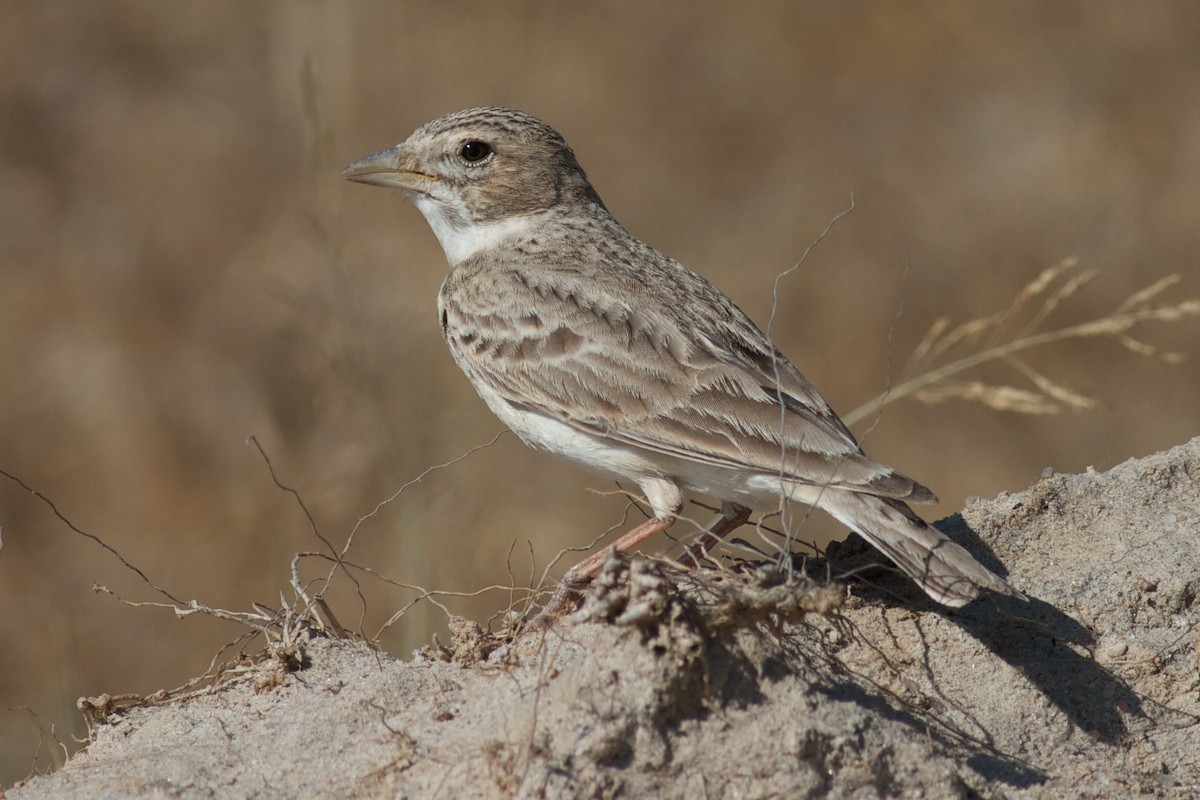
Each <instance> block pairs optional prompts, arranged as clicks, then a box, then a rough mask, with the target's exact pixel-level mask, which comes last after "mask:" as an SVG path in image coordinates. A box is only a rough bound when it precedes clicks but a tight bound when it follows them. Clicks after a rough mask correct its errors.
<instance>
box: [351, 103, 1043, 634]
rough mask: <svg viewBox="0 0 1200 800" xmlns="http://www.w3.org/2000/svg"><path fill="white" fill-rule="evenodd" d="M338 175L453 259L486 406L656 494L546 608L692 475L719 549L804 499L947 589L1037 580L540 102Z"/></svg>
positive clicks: (576, 458)
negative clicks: (978, 533) (859, 418)
mask: <svg viewBox="0 0 1200 800" xmlns="http://www.w3.org/2000/svg"><path fill="white" fill-rule="evenodd" d="M342 174H343V177H345V178H347V179H348V180H351V181H355V182H358V183H364V184H370V185H374V186H382V187H390V188H393V189H398V190H400V193H401V194H403V195H406V196H407V197H409V198H410V199H411V200H412V202H413V203H414V204H415V205H416V207H417V210H418V211H420V212H421V214H422V215H423V216H424V218H425V220H426V221H427V222H428V224H429V226H430V228H431V229H432V230H433V233H434V235H435V236H436V237H437V240H438V242H439V243H440V244H441V246H442V249H443V250H444V251H445V254H446V260H447V261H448V263H449V270H448V272H447V274H446V278H445V280H444V282H443V283H442V286H441V289H440V291H439V293H438V303H437V305H438V319H439V321H440V325H441V331H442V335H443V337H444V339H445V340H446V344H447V345H448V346H449V349H450V353H451V355H452V356H453V358H454V361H455V362H456V363H457V364H458V366H459V367H460V368H461V369H462V371H463V372H464V373H465V374H466V376H467V378H468V379H469V380H470V382H471V383H472V384H473V385H474V387H475V390H476V391H477V392H478V393H479V395H480V397H481V398H482V399H483V401H484V402H485V403H486V404H487V405H488V407H489V408H490V409H491V410H492V412H494V413H495V415H496V416H497V417H498V418H499V419H500V420H501V421H502V422H503V423H504V424H505V425H507V426H508V427H509V428H510V429H511V430H512V431H513V432H514V433H515V434H516V435H517V436H518V437H519V438H520V439H521V440H522V441H523V442H524V443H525V444H527V445H529V446H531V447H533V448H535V449H536V450H541V451H544V452H546V453H549V454H552V455H555V456H558V457H560V458H563V459H566V460H567V461H570V462H573V463H574V464H576V465H578V466H580V467H583V468H584V469H586V470H588V471H590V472H592V473H594V474H596V475H599V476H602V477H604V478H608V479H612V480H616V481H621V482H626V483H632V484H634V485H636V486H637V487H638V490H639V491H640V493H641V496H642V497H643V498H644V500H645V501H646V503H647V504H648V505H649V507H650V510H651V513H652V515H651V516H650V517H649V518H648V519H647V520H645V521H644V522H642V523H641V524H639V525H637V526H636V527H634V528H633V529H632V530H630V531H628V532H627V533H625V534H624V535H623V536H621V537H620V538H618V539H617V540H616V541H615V542H614V543H613V544H612V545H611V547H610V548H604V549H602V550H600V551H598V552H596V553H594V554H592V555H591V556H589V557H588V558H585V559H584V560H582V561H580V562H579V563H578V564H576V565H575V566H573V567H571V568H570V569H568V570H567V571H566V574H565V575H564V576H563V578H562V580H561V582H560V584H559V588H558V591H557V592H555V594H554V597H553V598H552V599H551V600H550V602H549V603H548V604H547V606H546V609H544V613H550V614H562V613H566V612H567V611H569V610H570V609H571V608H573V602H574V601H575V600H577V599H578V597H579V592H580V591H581V589H582V588H583V587H586V585H587V584H588V583H589V582H590V580H591V578H592V577H594V576H595V574H596V573H597V572H598V571H599V570H600V568H601V566H602V565H603V563H604V559H605V558H606V556H607V553H609V552H610V551H611V550H612V549H615V550H616V551H619V552H625V551H627V550H630V549H632V548H634V547H636V546H637V545H638V544H640V543H641V542H642V541H644V540H645V539H646V538H648V537H650V536H652V535H653V534H656V533H659V532H661V531H664V530H666V529H668V528H669V527H671V525H673V524H674V523H675V522H676V520H677V519H678V517H679V514H680V512H681V511H682V509H683V504H684V500H685V497H686V495H687V494H688V493H696V494H700V495H705V496H708V497H712V498H714V499H717V500H719V501H720V502H721V517H720V518H719V519H718V520H717V521H716V523H715V524H714V525H713V526H712V527H711V528H710V529H709V531H708V532H707V534H705V535H704V537H703V538H702V543H703V546H705V547H706V546H708V545H709V544H712V543H714V542H715V541H717V540H719V539H722V538H723V537H725V536H726V535H728V534H729V533H730V532H731V531H732V530H734V529H735V528H737V527H738V526H740V525H742V524H744V523H746V522H747V521H748V520H749V518H750V516H751V514H752V512H754V511H758V512H767V513H769V512H778V511H780V510H781V508H782V507H784V506H785V505H786V504H788V503H791V502H799V503H803V504H807V505H809V506H813V507H816V508H819V509H822V510H823V511H825V512H826V513H828V514H829V515H831V516H832V517H834V518H835V519H836V520H838V521H839V522H841V523H842V524H844V525H846V526H847V527H849V528H850V529H851V530H853V531H856V532H857V533H858V534H859V535H861V536H862V537H863V538H864V539H865V540H866V541H867V542H869V543H870V544H872V545H873V546H874V547H876V548H877V549H878V550H880V551H882V552H883V553H884V554H885V555H886V556H887V557H888V558H890V559H891V560H892V561H893V562H894V563H895V564H896V566H898V567H899V568H900V569H901V570H903V571H904V572H905V573H907V574H908V575H909V576H910V577H911V578H912V579H913V580H914V581H915V582H916V583H917V584H918V585H919V586H920V587H921V588H922V589H923V590H924V591H925V593H926V594H927V595H928V596H929V597H930V598H932V599H933V600H934V601H936V602H938V603H940V604H943V605H945V606H950V607H960V606H963V605H966V604H967V603H968V602H970V601H971V600H973V599H975V598H976V597H977V596H978V595H979V593H980V591H981V590H985V589H986V590H989V591H991V592H995V593H999V594H1003V595H1013V596H1023V595H1021V593H1020V592H1018V591H1017V590H1016V589H1014V588H1012V587H1011V586H1010V585H1009V584H1008V583H1007V582H1006V581H1005V580H1003V579H1002V578H1001V577H999V576H998V575H996V574H995V573H993V572H992V571H991V570H989V569H987V568H986V567H984V566H983V565H982V564H980V563H979V562H978V561H976V560H975V558H974V557H972V556H971V554H970V553H968V552H967V550H966V549H964V548H963V547H962V546H960V545H959V544H957V543H955V542H953V541H951V540H950V539H949V538H947V537H946V536H945V535H944V534H943V533H941V532H940V531H939V530H937V529H936V528H934V527H932V526H930V525H929V524H927V523H926V522H925V521H924V520H923V519H922V518H921V517H920V516H918V515H917V514H916V513H915V512H914V511H913V510H912V509H911V508H910V506H909V504H910V503H930V502H936V499H937V498H936V497H935V496H934V494H933V492H932V491H930V490H929V489H927V488H926V487H925V486H923V485H921V484H920V483H917V482H916V481H915V480H913V479H911V478H908V477H906V476H904V475H902V474H900V473H899V472H897V471H895V470H894V469H892V468H891V467H889V466H887V465H885V464H882V463H880V462H877V461H873V460H872V459H870V458H868V457H867V455H866V454H865V453H864V452H863V450H862V447H861V446H860V445H859V442H858V441H857V440H856V439H855V437H854V435H853V434H852V433H851V432H850V430H849V429H848V428H847V427H846V425H845V424H843V423H842V421H841V419H840V418H839V417H838V416H837V414H836V413H834V411H833V409H832V408H831V407H830V405H829V404H828V403H827V402H826V401H825V399H824V398H823V397H822V396H821V395H820V394H819V393H818V392H817V390H816V388H815V387H814V386H813V385H812V383H810V382H809V381H808V379H807V378H805V377H804V375H802V374H801V373H800V371H799V370H798V369H797V368H796V367H795V366H794V365H793V364H792V362H791V361H789V360H788V359H787V357H786V356H784V354H783V353H782V352H781V351H780V350H779V349H777V348H776V346H775V345H774V344H773V343H772V341H771V340H770V338H768V336H767V335H766V334H764V333H763V331H762V330H761V329H760V328H759V327H758V326H757V325H755V323H754V322H753V321H752V320H751V319H750V317H749V316H747V315H746V314H745V313H744V312H743V311H742V310H741V309H739V308H738V307H737V306H736V305H735V304H734V302H733V301H732V300H731V299H730V298H729V297H728V295H726V294H725V293H724V292H722V291H721V290H720V289H718V288H717V287H716V286H715V285H713V284H712V283H711V282H709V281H708V280H707V279H706V278H704V277H702V276H701V275H699V274H698V273H696V272H694V271H692V270H691V269H689V268H687V267H685V266H684V265H683V264H681V263H679V262H678V261H675V260H674V259H672V258H670V257H668V256H667V255H665V254H663V253H661V252H659V251H658V250H656V249H654V248H653V247H651V246H650V245H648V244H645V243H644V242H642V241H641V240H639V239H638V238H636V237H634V236H633V235H632V234H630V233H629V232H628V231H626V229H625V228H624V227H622V226H621V224H620V223H618V222H617V220H616V219H615V218H614V217H613V215H612V214H611V213H610V212H609V210H608V208H607V207H606V206H605V204H604V203H603V201H601V199H600V197H599V195H598V194H597V193H596V190H595V189H594V188H593V187H592V184H591V183H590V181H589V180H588V177H587V175H586V173H585V172H584V170H583V168H582V167H581V166H580V165H579V162H578V160H577V159H576V156H575V153H574V151H573V150H572V149H571V147H570V146H569V145H568V144H567V142H566V140H565V139H564V138H563V136H562V135H561V134H559V133H558V132H557V131H556V130H554V129H553V128H552V127H550V126H549V125H548V124H546V123H545V122H542V121H541V120H540V119H538V118H537V117H535V116H533V115H531V114H529V113H526V112H523V111H519V110H516V109H511V108H502V107H484V108H471V109H466V110H462V111H457V112H454V113H451V114H447V115H445V116H442V117H439V118H438V119H435V120H433V121H431V122H428V123H426V124H425V125H423V126H421V127H419V128H418V129H417V130H416V131H414V132H413V133H412V134H411V135H410V136H409V137H408V138H407V139H405V140H404V141H403V142H401V143H400V144H398V145H395V146H394V147H390V148H388V149H385V150H381V151H379V152H376V153H373V154H371V155H368V156H365V157H363V158H361V159H359V160H357V161H355V162H353V163H352V164H350V165H349V166H347V167H346V168H345V169H344V170H343V172H342ZM697 546H698V545H694V546H693V549H692V550H691V551H689V556H690V557H691V558H692V560H693V562H694V559H695V555H696V547H697Z"/></svg>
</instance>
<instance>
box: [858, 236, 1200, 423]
mask: <svg viewBox="0 0 1200 800" xmlns="http://www.w3.org/2000/svg"><path fill="white" fill-rule="evenodd" d="M1077 264H1078V261H1077V259H1075V258H1068V259H1064V260H1063V261H1061V262H1059V263H1058V264H1056V265H1054V266H1053V267H1050V268H1049V269H1046V270H1043V271H1042V273H1041V274H1040V275H1038V276H1037V278H1035V279H1034V280H1032V281H1031V282H1029V283H1028V284H1026V285H1025V286H1024V287H1022V289H1021V291H1020V292H1018V293H1017V296H1016V297H1015V298H1014V299H1013V301H1012V303H1010V304H1009V306H1008V307H1007V308H1006V309H1004V310H1003V311H1000V312H998V313H996V314H993V315H991V316H987V317H981V318H979V319H973V320H969V321H967V322H964V323H962V324H960V325H958V326H957V327H952V326H951V322H950V320H949V318H947V317H942V318H940V319H938V320H936V321H935V322H934V323H933V325H932V326H931V327H930V329H929V331H928V332H927V333H926V334H925V337H924V338H923V339H922V340H921V342H920V343H919V344H918V345H917V347H916V349H915V350H914V351H913V354H912V357H911V358H910V359H909V362H908V365H907V367H906V368H905V369H904V372H903V374H904V375H914V374H915V377H911V378H907V379H905V380H902V381H901V382H900V383H898V384H897V385H896V386H893V387H891V388H889V389H888V390H887V391H886V392H884V393H883V394H881V395H880V396H878V397H876V398H875V399H873V400H871V401H870V402H868V403H866V404H864V405H862V406H859V407H858V408H856V409H855V410H854V411H852V412H850V413H849V414H846V415H845V416H844V417H843V419H844V420H845V422H846V424H847V425H853V424H855V423H856V422H860V421H862V420H863V419H865V418H866V417H867V416H869V415H871V414H875V413H877V412H878V411H879V409H881V408H883V407H884V406H885V405H888V404H889V403H894V402H895V401H897V400H900V399H902V398H905V397H909V396H913V397H916V398H917V399H918V400H921V401H922V402H925V403H937V402H941V401H943V400H949V399H959V400H972V401H976V402H980V403H983V404H984V405H986V406H988V407H989V408H992V409H995V410H997V411H1015V412H1017V413H1021V414H1056V413H1058V412H1060V411H1062V410H1064V409H1075V410H1082V409H1088V408H1092V407H1093V406H1094V405H1095V401H1094V400H1092V399H1091V398H1089V397H1085V396H1083V395H1080V394H1077V393H1076V392H1073V391H1071V390H1070V389H1068V388H1067V387H1065V386H1063V385H1062V384H1059V383H1057V382H1055V381H1053V380H1051V379H1050V378H1048V377H1046V376H1045V375H1043V374H1041V373H1040V372H1038V371H1037V370H1035V369H1033V367H1031V366H1029V364H1027V363H1025V362H1024V361H1022V360H1021V359H1020V358H1018V357H1017V356H1018V354H1019V353H1021V352H1023V351H1026V350H1030V349H1032V348H1034V347H1040V346H1042V345H1046V344H1050V343H1052V342H1059V341H1063V340H1065V339H1085V338H1095V337H1108V338H1110V339H1114V340H1116V341H1117V342H1119V343H1120V344H1122V345H1124V346H1125V347H1127V348H1129V349H1130V350H1132V351H1133V352H1135V353H1137V354H1138V355H1143V356H1148V357H1150V358H1156V359H1158V360H1160V361H1163V362H1166V363H1168V364H1177V363H1179V362H1180V361H1182V360H1183V359H1184V356H1183V355H1182V354H1180V353H1172V352H1168V351H1163V350H1160V349H1159V348H1157V347H1155V346H1154V345H1151V344H1147V343H1146V342H1143V341H1142V340H1140V339H1136V338H1134V337H1133V335H1132V334H1131V333H1130V332H1131V331H1132V330H1133V329H1134V328H1135V327H1137V326H1138V325H1141V324H1142V323H1146V322H1178V321H1180V320H1183V319H1185V318H1187V317H1195V316H1200V300H1195V299H1192V300H1184V301H1182V302H1178V303H1174V304H1168V305H1156V304H1155V303H1154V301H1155V300H1157V299H1158V298H1159V296H1160V295H1161V294H1162V293H1163V292H1164V291H1166V290H1167V289H1169V288H1170V287H1172V286H1174V285H1175V284H1176V283H1178V282H1179V280H1180V276H1179V275H1177V274H1176V275H1168V276H1167V277H1165V278H1161V279H1160V280H1157V281H1155V282H1154V283H1152V284H1150V285H1149V286H1147V287H1146V288H1144V289H1141V290H1139V291H1137V292H1134V293H1133V294H1132V295H1130V296H1129V297H1128V298H1126V299H1125V300H1124V301H1123V302H1122V303H1121V304H1120V305H1118V306H1117V307H1116V308H1115V309H1113V310H1112V311H1111V312H1110V313H1109V314H1107V315H1106V316H1104V317H1101V318H1099V319H1095V320H1090V321H1088V322H1082V323H1079V324H1077V325H1069V326H1067V327H1063V328H1058V329H1056V330H1042V328H1043V326H1044V324H1045V322H1046V320H1048V319H1049V318H1050V317H1051V316H1052V315H1053V314H1054V312H1055V311H1056V310H1057V309H1058V308H1059V307H1060V306H1062V304H1063V303H1064V302H1065V301H1066V300H1067V299H1069V298H1070V297H1071V296H1072V295H1074V294H1075V293H1076V292H1078V291H1079V290H1080V289H1081V288H1082V287H1084V286H1085V285H1087V284H1088V283H1089V282H1090V281H1091V280H1092V279H1093V278H1094V277H1096V272H1095V270H1083V271H1081V272H1076V271H1075V268H1076V266H1077ZM1022 318H1024V320H1025V321H1024V323H1023V324H1021V325H1019V326H1018V324H1017V323H1018V320H1020V319H1022ZM997 360H1003V361H1005V362H1006V363H1007V364H1009V365H1010V366H1012V367H1013V369H1014V370H1016V371H1017V372H1019V373H1020V374H1021V376H1022V377H1024V378H1025V379H1026V380H1027V381H1029V383H1030V384H1031V385H1032V388H1029V387H1027V388H1021V387H1018V386H994V385H991V384H986V383H983V382H980V381H960V380H953V379H954V378H955V377H956V376H958V375H960V374H961V373H963V372H966V371H967V370H970V369H972V368H974V367H978V366H979V365H981V364H984V363H986V362H989V361H997Z"/></svg>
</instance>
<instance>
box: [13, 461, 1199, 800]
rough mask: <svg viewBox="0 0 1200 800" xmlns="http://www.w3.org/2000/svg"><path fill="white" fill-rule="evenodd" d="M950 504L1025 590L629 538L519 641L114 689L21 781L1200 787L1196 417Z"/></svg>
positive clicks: (572, 792) (404, 790) (952, 521)
mask: <svg viewBox="0 0 1200 800" xmlns="http://www.w3.org/2000/svg"><path fill="white" fill-rule="evenodd" d="M940 525H941V527H943V529H944V530H947V531H948V533H949V534H950V535H951V536H953V537H954V538H956V539H957V540H958V541H960V542H962V543H963V544H964V545H965V546H967V547H968V548H969V549H971V550H972V552H974V553H975V554H977V555H978V556H979V557H980V558H982V559H983V560H984V561H985V563H988V564H989V566H994V567H996V568H997V569H998V570H999V569H1004V568H1006V569H1007V570H1008V574H1009V577H1010V580H1011V582H1012V583H1013V584H1014V585H1015V586H1017V587H1018V588H1020V589H1021V590H1022V591H1024V592H1026V593H1027V594H1028V595H1029V596H1030V598H1031V599H1030V601H1029V602H1028V603H1026V602H1022V601H1018V600H1010V599H1009V598H999V599H997V598H984V599H982V600H980V601H977V602H975V603H973V604H971V605H970V606H968V607H967V608H965V609H962V610H958V611H948V610H945V609H941V608H939V607H935V606H933V605H931V604H929V603H928V602H926V601H925V600H924V599H923V597H922V596H921V595H920V593H919V591H918V590H916V589H915V587H912V586H911V584H909V583H907V582H906V581H905V580H904V579H903V578H902V577H900V576H897V575H895V574H894V573H892V572H891V571H888V570H881V569H877V568H875V567H873V566H871V564H870V563H869V562H870V561H871V560H872V559H873V556H872V555H871V554H870V553H869V552H868V551H867V550H866V549H865V548H861V547H856V546H855V545H854V544H848V545H844V546H842V547H840V548H838V549H837V552H836V553H834V554H833V555H832V562H833V564H834V565H835V566H836V567H837V568H839V569H852V570H854V571H855V572H856V573H859V574H862V575H863V576H864V578H865V580H864V581H862V582H852V584H851V586H852V588H851V590H850V593H849V595H848V596H847V595H845V594H844V593H842V592H841V591H839V590H833V591H831V590H829V589H822V588H819V587H817V586H816V585H815V584H813V583H812V582H810V581H808V580H806V579H803V578H792V579H785V578H784V577H783V576H776V575H771V574H769V572H763V571H759V572H754V573H751V574H749V575H747V576H743V577H741V578H738V580H739V581H741V583H739V584H738V586H737V587H735V588H736V589H737V591H733V592H717V593H715V594H714V593H713V592H711V591H709V592H708V593H706V591H705V585H701V584H697V582H695V581H689V580H687V579H683V580H679V576H678V575H674V574H671V573H670V570H669V568H668V567H666V566H664V565H661V564H658V563H654V562H651V561H648V560H644V559H635V560H634V561H633V562H631V563H630V562H623V561H617V560H612V561H611V562H610V564H609V565H608V566H607V567H606V571H605V573H603V580H602V581H600V583H599V586H598V587H597V589H596V590H594V591H593V592H592V593H591V594H590V595H589V597H588V598H587V600H586V601H585V604H584V607H583V608H582V609H581V611H580V612H579V613H578V614H577V615H576V616H575V617H574V618H572V619H570V620H564V621H562V622H560V623H558V624H556V625H554V626H552V627H551V628H549V629H548V630H545V631H541V632H538V633H535V634H530V635H526V636H524V637H522V638H520V639H519V640H517V641H516V642H511V643H502V642H498V641H495V640H493V639H492V638H491V637H490V636H489V635H488V634H487V633H486V632H484V631H482V630H481V629H479V628H478V626H475V625H473V624H472V623H469V622H467V621H465V620H456V622H455V626H454V627H455V635H454V641H453V642H451V644H450V646H448V647H430V648H426V649H425V650H424V651H422V653H420V654H418V655H417V656H416V657H415V658H414V659H413V660H412V661H408V662H402V661H398V660H396V659H394V658H392V657H390V656H388V655H386V654H381V653H377V652H374V651H372V650H370V649H368V648H367V647H365V646H363V645H361V644H356V643H352V642H347V641H332V640H328V639H321V638H310V639H307V640H306V641H304V642H303V643H301V644H299V645H298V646H297V648H296V649H295V650H293V651H291V653H290V654H289V656H288V658H287V659H272V660H267V661H263V662H261V663H259V664H257V665H256V666H254V667H253V669H252V670H250V671H249V672H247V673H246V676H245V677H246V679H245V680H238V681H233V682H230V683H229V684H228V685H226V686H224V687H222V688H221V689H220V690H218V691H214V692H212V693H209V694H206V695H201V696H197V697H193V698H191V699H188V700H186V701H180V702H172V703H167V704H163V705H159V706H156V707H142V708H134V709H132V710H129V711H127V712H125V713H122V714H107V715H106V714H105V713H104V712H105V709H100V710H99V711H98V714H99V715H100V716H101V717H105V718H106V719H107V722H106V723H104V724H99V725H97V726H96V728H95V740H94V742H93V744H92V745H91V746H90V748H89V749H88V750H87V751H86V752H83V753H81V754H79V755H77V756H75V757H74V758H73V759H71V761H70V763H68V765H67V766H66V768H65V769H63V770H61V771H60V772H58V773H56V774H54V775H50V776H44V777H38V778H36V779H34V780H31V781H29V782H28V783H26V784H25V785H23V786H19V787H16V788H14V789H12V790H11V791H10V792H9V793H8V795H7V796H8V797H9V798H10V800H32V799H33V798H43V797H46V798H49V797H55V798H57V797H83V796H87V797H108V796H123V797H127V796H149V797H159V796H162V797H167V796H169V797H211V796H220V797H233V798H237V797H261V796H273V797H346V796H356V797H542V796H545V797H618V796H620V797H714V798H715V797H764V798H765V797H825V796H832V797H876V796H924V797H974V796H984V797H999V796H1004V797H1056V798H1058V797H1097V796H1109V797H1115V796H1134V795H1137V796H1161V797H1192V796H1196V794H1197V793H1200V725H1198V724H1197V723H1198V722H1200V638H1198V633H1197V632H1198V630H1200V625H1198V622H1200V604H1198V603H1197V602H1196V599H1197V594H1198V592H1200V544H1198V543H1200V439H1196V440H1193V441H1192V442H1190V443H1188V444H1186V445H1183V446H1180V447H1176V448H1174V449H1172V450H1171V451H1169V452H1166V453H1161V454H1158V455H1155V456H1152V457H1150V458H1145V459H1140V460H1134V461H1129V462H1126V463H1125V464H1122V465H1120V466H1118V467H1116V468H1115V469H1113V470H1111V471H1109V472H1106V473H1102V474H1101V473H1094V472H1089V473H1087V474H1083V475H1056V474H1047V475H1045V476H1043V478H1042V479H1041V480H1040V481H1039V482H1038V483H1037V484H1036V485H1034V486H1033V487H1031V488H1030V489H1029V490H1028V491H1025V492H1022V493H1020V494H1012V495H1007V494H1006V495H1001V496H1000V497H998V498H996V499H994V500H989V501H983V500H976V501H972V502H970V503H969V504H968V506H967V508H965V509H964V510H963V512H962V513H961V514H960V515H955V516H954V517H951V518H949V519H948V520H944V521H943V522H942V523H941V524H940ZM989 548H990V552H989ZM864 570H865V571H864ZM708 588H709V589H711V586H708Z"/></svg>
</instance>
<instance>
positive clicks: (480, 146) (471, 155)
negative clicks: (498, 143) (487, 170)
mask: <svg viewBox="0 0 1200 800" xmlns="http://www.w3.org/2000/svg"><path fill="white" fill-rule="evenodd" d="M458 154H459V155H460V156H462V159H463V161H466V162H467V163H468V164H478V163H479V162H480V161H483V160H484V159H485V158H487V157H488V156H490V155H491V154H492V147H491V145H489V144H487V143H486V142H477V141H474V140H472V141H470V142H467V143H465V144H464V145H463V146H462V148H461V149H460V150H459V151H458Z"/></svg>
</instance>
